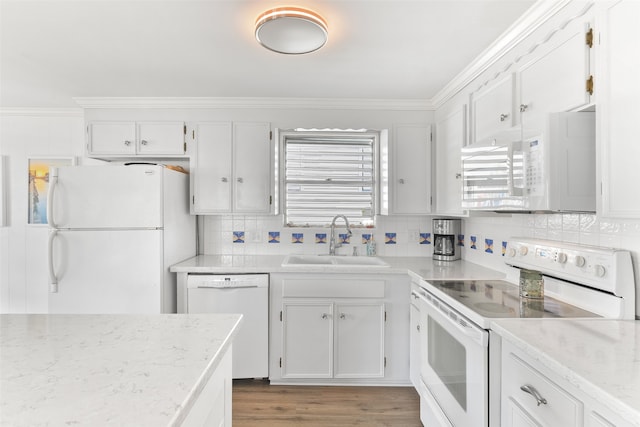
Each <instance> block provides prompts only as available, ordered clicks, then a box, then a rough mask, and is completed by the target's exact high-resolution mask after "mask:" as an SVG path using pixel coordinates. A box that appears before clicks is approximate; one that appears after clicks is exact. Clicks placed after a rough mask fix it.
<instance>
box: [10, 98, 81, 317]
mask: <svg viewBox="0 0 640 427" xmlns="http://www.w3.org/2000/svg"><path fill="white" fill-rule="evenodd" d="M0 120H1V121H0V155H2V156H5V157H6V164H5V166H6V169H7V170H6V171H5V172H6V174H5V178H6V183H5V191H6V192H7V194H6V201H7V214H8V215H7V220H6V223H7V226H6V227H2V228H0V312H3V313H22V312H30V313H42V312H46V311H47V289H48V288H47V280H48V276H47V269H46V265H47V264H46V247H47V236H48V232H47V227H46V226H44V225H27V209H28V208H27V206H28V204H27V194H28V172H27V171H28V159H29V157H46V156H51V157H71V156H75V157H78V158H79V157H80V156H81V155H82V151H83V150H82V147H83V141H84V138H83V131H82V130H83V127H84V125H83V124H84V119H83V117H82V113H81V112H80V111H79V110H78V111H75V112H74V111H65V112H60V113H50V112H47V113H35V112H32V113H25V112H21V113H17V115H16V114H12V113H5V112H3V113H2V115H1V117H0Z"/></svg>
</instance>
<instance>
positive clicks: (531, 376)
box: [502, 345, 583, 426]
mask: <svg viewBox="0 0 640 427" xmlns="http://www.w3.org/2000/svg"><path fill="white" fill-rule="evenodd" d="M509 347H510V346H509V345H506V346H505V347H504V348H503V358H502V363H503V367H502V368H503V376H502V394H503V400H502V402H503V404H504V403H505V401H506V399H509V400H510V401H512V402H515V403H517V404H518V406H520V407H521V408H522V410H523V411H525V412H526V413H528V415H529V416H530V417H531V418H533V419H534V420H536V421H537V422H539V423H540V424H542V425H548V426H581V425H582V422H583V420H582V414H583V408H582V407H583V405H582V402H580V401H579V400H577V399H575V398H574V397H573V396H572V395H570V394H569V393H567V392H566V391H565V390H564V389H562V388H561V387H559V386H558V385H557V384H555V383H554V382H552V381H551V380H549V379H548V378H547V377H545V376H544V375H543V374H542V373H540V372H539V371H538V370H536V369H535V368H534V367H532V366H531V365H530V364H528V363H527V362H525V361H524V360H523V359H521V358H520V357H519V356H518V355H516V354H514V352H512V351H509ZM523 386H529V387H530V388H531V389H532V390H535V391H537V393H538V394H539V396H540V397H541V398H544V399H545V400H546V404H545V403H542V404H540V405H538V404H537V400H536V398H535V397H534V396H533V395H532V394H530V393H527V392H525V391H523V390H522V389H521V387H523ZM503 421H504V420H503Z"/></svg>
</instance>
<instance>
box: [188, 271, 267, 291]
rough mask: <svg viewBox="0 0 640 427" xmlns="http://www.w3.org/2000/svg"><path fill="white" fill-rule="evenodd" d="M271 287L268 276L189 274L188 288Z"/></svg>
mask: <svg viewBox="0 0 640 427" xmlns="http://www.w3.org/2000/svg"><path fill="white" fill-rule="evenodd" d="M268 285H269V278H268V276H267V275H266V274H228V275H223V274H189V276H188V277H187V288H189V289H193V288H216V289H224V288H261V287H267V286H268Z"/></svg>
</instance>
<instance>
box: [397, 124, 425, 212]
mask: <svg viewBox="0 0 640 427" xmlns="http://www.w3.org/2000/svg"><path fill="white" fill-rule="evenodd" d="M393 136H394V137H393V141H392V150H391V154H392V163H391V165H392V170H391V176H392V178H391V185H390V187H391V188H390V191H391V192H392V194H391V200H392V213H394V214H409V215H412V214H426V213H430V212H431V126H428V125H397V126H394V134H393Z"/></svg>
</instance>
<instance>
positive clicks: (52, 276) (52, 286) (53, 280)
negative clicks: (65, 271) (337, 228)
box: [49, 230, 58, 294]
mask: <svg viewBox="0 0 640 427" xmlns="http://www.w3.org/2000/svg"><path fill="white" fill-rule="evenodd" d="M57 235H58V230H51V233H49V292H51V293H52V294H54V293H56V292H58V278H57V277H56V272H55V270H54V268H53V241H54V240H55V238H56V236H57Z"/></svg>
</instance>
